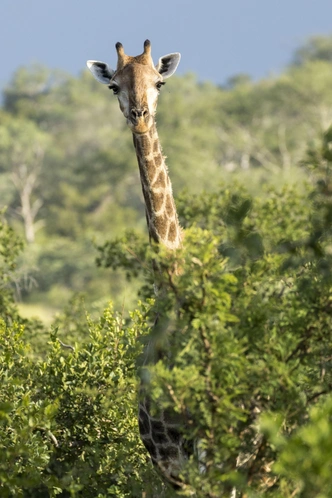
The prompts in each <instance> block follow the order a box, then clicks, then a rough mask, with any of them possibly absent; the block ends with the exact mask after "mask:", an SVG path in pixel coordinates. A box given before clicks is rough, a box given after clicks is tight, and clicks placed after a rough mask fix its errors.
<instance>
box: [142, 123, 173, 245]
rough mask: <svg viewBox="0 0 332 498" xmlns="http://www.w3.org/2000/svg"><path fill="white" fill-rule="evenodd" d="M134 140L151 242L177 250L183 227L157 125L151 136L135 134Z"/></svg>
mask: <svg viewBox="0 0 332 498" xmlns="http://www.w3.org/2000/svg"><path fill="white" fill-rule="evenodd" d="M133 139H134V146H135V149H136V155H137V160H138V166H139V171H140V177H141V183H142V190H143V196H144V201H145V209H146V219H147V225H148V230H149V235H150V239H151V240H154V241H155V242H157V243H162V244H164V245H165V246H166V247H168V248H169V249H177V248H178V247H180V246H181V237H182V235H181V227H180V224H179V220H178V216H177V212H176V207H175V202H174V198H173V192H172V185H171V181H170V178H169V176H168V171H167V166H166V163H165V157H164V156H163V154H162V150H161V145H160V142H159V137H158V133H157V128H156V124H155V123H154V125H153V126H152V128H151V129H150V130H149V132H148V133H144V134H135V133H134V134H133Z"/></svg>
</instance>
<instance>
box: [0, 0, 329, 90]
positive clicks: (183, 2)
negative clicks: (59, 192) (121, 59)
mask: <svg viewBox="0 0 332 498" xmlns="http://www.w3.org/2000/svg"><path fill="white" fill-rule="evenodd" d="M331 19H332V1H331V0H278V1H277V0H228V1H227V2H226V1H224V0H200V1H197V0H166V1H163V2H162V1H160V0H141V1H138V0H118V1H117V2H115V1H112V0H56V1H49V0H1V2H0V20H1V30H0V47H1V56H2V64H1V66H0V87H3V86H4V85H5V84H7V83H8V82H9V80H10V78H11V76H12V74H13V72H14V71H15V70H16V69H17V68H18V67H19V66H22V65H28V64H31V63H33V62H40V63H43V64H45V65H47V66H49V67H51V68H59V69H63V70H65V71H67V72H70V73H72V74H74V75H76V74H78V73H79V72H80V71H81V70H82V69H83V68H84V67H85V61H86V60H87V59H100V60H104V61H106V62H108V63H110V65H112V64H114V63H115V60H116V58H115V51H114V44H115V43H116V42H117V41H121V42H122V43H123V45H124V47H125V51H126V52H127V53H128V54H130V55H137V54H138V53H140V52H141V51H142V46H143V41H144V40H145V39H146V38H149V39H150V40H151V42H152V52H153V56H154V59H155V60H157V59H158V58H159V56H161V55H164V54H166V53H169V52H177V51H178V52H181V54H182V60H181V65H180V67H179V72H180V73H185V72H187V71H193V72H195V73H196V74H197V75H198V77H199V79H200V80H212V81H214V82H215V83H224V82H225V81H226V80H227V78H229V77H230V76H233V75H234V74H237V73H241V72H245V73H249V74H250V75H251V76H252V77H253V78H255V79H257V78H261V77H264V76H267V75H269V74H271V73H272V74H273V73H278V72H279V71H280V70H282V68H283V67H284V66H285V65H286V64H287V63H288V62H289V60H290V58H291V54H292V53H293V52H294V49H295V48H296V47H298V46H299V45H301V44H302V43H303V42H304V41H305V40H306V38H308V37H309V36H312V35H316V34H332V22H331Z"/></svg>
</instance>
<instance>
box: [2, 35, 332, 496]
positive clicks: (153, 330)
mask: <svg viewBox="0 0 332 498" xmlns="http://www.w3.org/2000/svg"><path fill="white" fill-rule="evenodd" d="M331 54H332V42H331V38H329V37H327V38H323V37H318V38H314V39H312V40H309V41H308V42H307V43H306V44H305V45H304V46H303V47H301V48H300V49H299V50H298V51H297V52H296V53H295V55H294V61H293V63H292V64H291V65H290V66H289V67H288V68H286V70H285V71H284V72H283V73H282V74H280V75H278V76H274V77H271V78H268V79H264V80H262V81H258V82H253V81H251V80H250V79H249V78H247V77H246V75H238V76H235V77H234V78H232V79H230V80H229V81H228V83H227V84H226V85H225V86H220V87H217V86H215V85H212V84H211V83H208V82H205V83H202V82H199V81H198V80H197V78H196V77H195V76H194V75H192V74H188V75H185V76H182V77H174V78H173V79H172V80H170V81H169V82H168V81H167V85H166V87H165V88H164V89H163V91H162V95H161V96H160V105H159V108H158V115H157V123H158V130H159V133H160V137H161V141H162V144H163V148H164V150H165V153H166V154H167V155H168V165H169V170H170V176H171V177H172V181H173V185H174V191H175V194H176V202H177V207H178V211H179V216H180V221H181V224H182V226H183V227H184V230H185V238H184V244H183V247H182V248H181V249H179V250H177V251H175V252H174V254H171V255H170V254H166V252H165V250H163V248H161V247H155V246H154V245H152V246H150V244H149V241H148V236H147V231H146V226H145V218H144V206H143V204H142V198H141V188H140V184H139V176H138V171H137V165H136V159H135V154H134V150H133V146H132V143H131V136H130V132H129V130H127V129H126V127H125V123H124V120H123V118H122V116H121V114H120V112H119V110H118V104H117V101H116V99H113V98H112V96H111V95H110V94H109V93H108V92H107V89H105V87H103V86H101V85H98V84H97V83H96V82H95V81H94V80H93V79H92V78H90V77H89V76H88V75H87V74H86V73H85V72H83V73H82V74H81V75H80V76H79V77H78V78H73V77H71V76H68V75H65V74H62V73H60V72H54V71H50V70H49V69H47V68H45V67H41V66H32V67H30V68H21V69H18V71H17V72H16V74H15V75H14V76H13V80H12V82H11V84H10V85H9V86H8V88H7V89H6V90H5V92H4V99H3V107H2V109H1V113H0V116H1V124H0V180H1V181H0V194H1V195H0V203H1V206H0V207H1V209H2V211H1V220H0V289H1V292H0V317H1V319H0V334H1V340H0V349H1V354H0V383H1V390H0V441H1V443H0V444H1V451H0V495H1V496H3V497H8V498H12V497H16V496H22V497H24V498H29V497H34V498H35V497H39V498H48V497H54V496H60V497H64V498H65V497H84V498H89V497H91V498H96V497H98V498H104V497H105V498H106V497H109V496H119V497H127V496H128V497H129V496H130V497H137V498H139V497H142V496H145V497H151V498H156V497H159V496H165V498H166V497H172V496H193V495H194V496H197V497H198V498H199V497H202V498H203V497H211V498H212V497H220V496H229V497H231V496H232V498H240V497H242V498H254V497H255V498H256V497H260V496H262V497H263V496H264V497H265V496H271V498H273V497H275V498H281V497H282V498H288V497H289V498H291V497H299V498H312V497H313V496H317V497H320V498H328V497H329V496H330V494H331V491H330V490H331V487H332V482H331V476H332V472H331V461H332V458H331V448H332V425H331V414H332V397H331V386H332V377H331V375H332V369H331V358H332V351H331V347H332V337H331V333H332V332H331V331H332V327H331V320H332V307H331V303H332V299H331V288H332V271H331V268H332V261H331V257H332V256H331V255H332V252H331V242H332V225H331V222H332V177H331V167H332V153H331V150H332V127H331V125H332V100H331V91H330V88H331V84H332V64H331V58H332V56H331ZM152 261H153V264H152ZM153 268H154V270H153ZM159 270H160V271H159ZM156 280H157V282H156ZM155 284H157V287H159V288H162V289H163V292H162V293H160V295H159V296H158V299H156V298H155V295H154V285H155ZM111 301H112V303H110V302H111ZM36 306H38V309H47V310H49V309H51V311H52V312H55V311H57V314H56V315H55V316H54V317H53V318H52V317H51V316H49V315H48V316H47V315H46V314H43V315H42V316H41V317H40V318H39V317H38V316H37V317H36V318H27V312H28V314H30V316H31V314H32V315H33V314H36V310H37V308H36ZM156 314H157V315H158V317H159V320H158V326H157V327H152V325H153V323H154V321H155V316H156ZM51 322H52V323H51ZM151 334H152V338H153V340H154V343H155V344H156V346H157V347H158V348H160V349H162V350H167V351H168V352H169V353H171V356H172V364H171V367H170V365H169V364H167V361H158V362H156V363H155V364H154V365H153V366H150V367H149V368H146V367H143V365H142V360H141V353H142V350H143V348H144V344H145V343H146V341H147V337H151ZM140 378H143V379H149V389H150V390H151V396H152V399H153V400H154V403H156V405H161V406H163V407H165V408H168V409H169V410H173V411H174V412H175V413H180V414H181V416H182V417H184V419H185V420H186V422H187V423H186V428H185V429H184V431H185V436H186V437H187V438H188V439H190V440H192V439H194V440H195V441H196V442H198V443H197V448H196V452H195V454H194V456H193V457H192V459H191V460H190V461H189V462H188V463H187V465H186V466H185V467H184V469H183V481H184V485H183V486H182V488H181V489H179V490H178V492H177V493H175V491H174V490H172V489H169V488H168V487H167V486H165V485H164V484H163V483H162V481H161V479H160V478H159V476H158V474H157V473H156V472H155V471H154V469H153V468H152V465H151V463H150V461H149V458H148V455H147V453H146V451H145V449H144V447H143V445H142V443H141V441H140V438H139V433H138V424H137V404H138V397H139V394H138V384H139V379H140Z"/></svg>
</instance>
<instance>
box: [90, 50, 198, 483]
mask: <svg viewBox="0 0 332 498" xmlns="http://www.w3.org/2000/svg"><path fill="white" fill-rule="evenodd" d="M116 50H117V53H118V63H117V69H116V70H113V69H111V68H110V67H109V66H108V65H107V64H106V63H104V62H99V61H88V62H87V65H88V68H89V69H90V71H91V72H92V74H93V75H94V76H95V78H96V79H97V80H98V81H100V82H101V83H103V84H107V85H108V86H109V88H110V89H112V90H113V92H114V94H115V95H116V96H117V97H118V101H119V105H120V109H121V111H122V112H123V114H124V116H125V118H126V120H127V124H128V126H129V128H130V129H131V131H132V133H133V142H134V147H135V150H136V156H137V160H138V166H139V172H140V178H141V184H142V190H143V197H144V202H145V210H146V219H147V226H148V231H149V236H150V241H154V242H155V243H160V244H163V245H165V246H166V247H167V248H168V249H169V250H175V249H177V248H179V247H180V246H181V240H182V231H181V227H180V224H179V221H178V216H177V212H176V207H175V202H174V198H173V193H172V185H171V181H170V178H169V175H168V171H167V167H166V163H165V157H164V156H163V154H162V149H161V145H160V141H159V137H158V133H157V128H156V123H155V113H156V109H157V100H158V96H159V90H160V88H161V86H162V85H163V84H164V80H165V79H166V78H168V77H170V76H171V75H172V74H173V73H174V72H175V70H176V68H177V65H178V63H179V60H180V54H178V53H174V54H169V55H166V56H164V57H161V58H160V59H159V62H158V64H157V65H156V66H154V65H153V61H152V57H151V46H150V42H149V41H148V40H146V41H145V43H144V52H143V53H142V54H141V55H138V56H136V57H131V56H128V55H126V54H125V53H124V50H123V47H122V45H121V44H120V43H117V44H116ZM151 348H153V342H152V341H150V343H149V344H148V347H147V352H146V363H148V362H149V358H151V356H152V357H153V356H155V355H153V354H152V355H150V353H151ZM149 350H150V351H149ZM141 392H142V397H141V402H140V406H139V430H140V434H141V438H142V441H143V443H144V445H145V447H146V448H147V450H148V451H149V453H150V456H151V459H152V461H153V463H154V464H155V465H156V466H157V467H158V468H159V470H160V471H161V473H162V475H163V476H164V477H165V478H166V479H167V480H168V481H169V482H171V483H172V484H173V485H175V486H179V485H181V482H180V479H179V477H178V476H179V473H180V471H181V468H182V467H183V464H184V462H185V461H186V460H187V459H188V457H189V455H190V454H191V453H192V449H191V448H190V447H189V445H188V442H186V440H185V439H184V438H183V436H182V430H181V428H183V423H184V422H183V420H182V419H181V417H180V416H176V415H175V414H174V413H171V411H169V410H162V409H157V413H155V412H153V414H152V412H151V400H150V399H149V396H148V395H147V394H146V393H145V387H144V385H143V384H142V385H141Z"/></svg>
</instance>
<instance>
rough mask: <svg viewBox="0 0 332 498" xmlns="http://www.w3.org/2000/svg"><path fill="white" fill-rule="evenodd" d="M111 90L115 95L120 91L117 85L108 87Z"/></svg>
mask: <svg viewBox="0 0 332 498" xmlns="http://www.w3.org/2000/svg"><path fill="white" fill-rule="evenodd" d="M108 88H109V89H110V90H113V95H117V94H118V93H119V91H120V88H119V87H118V86H116V85H114V84H113V85H109V87H108Z"/></svg>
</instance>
